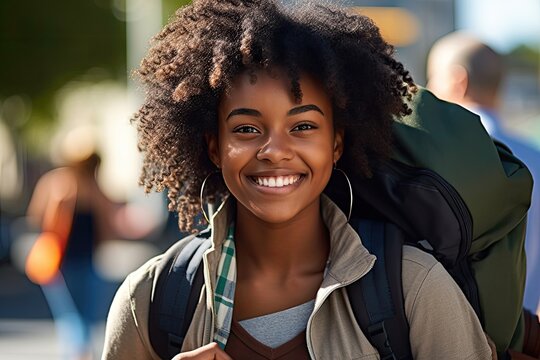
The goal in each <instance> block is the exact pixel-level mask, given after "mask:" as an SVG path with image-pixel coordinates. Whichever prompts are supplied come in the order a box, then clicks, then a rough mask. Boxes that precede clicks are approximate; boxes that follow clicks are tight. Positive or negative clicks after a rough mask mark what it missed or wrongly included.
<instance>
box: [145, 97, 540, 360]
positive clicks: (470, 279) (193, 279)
mask: <svg viewBox="0 0 540 360" xmlns="http://www.w3.org/2000/svg"><path fill="white" fill-rule="evenodd" d="M410 106H411V108H412V109H413V113H412V114H411V115H410V116H406V117H403V118H399V119H396V120H395V122H394V132H395V151H394V153H393V155H392V158H391V159H390V160H388V161H385V162H380V163H378V164H376V165H375V166H374V168H373V177H371V178H369V179H364V180H361V181H358V182H355V183H354V184H353V192H354V199H355V201H354V204H355V205H356V206H355V207H354V208H353V216H352V220H351V222H350V223H351V225H352V226H353V228H354V229H355V230H356V231H357V232H358V233H359V235H360V237H361V239H362V242H363V244H364V245H365V246H366V247H367V248H368V250H369V251H370V252H371V253H373V254H375V255H376V256H377V259H378V260H377V261H376V264H375V267H374V268H373V269H372V271H370V272H369V273H368V274H366V276H365V277H363V278H362V279H360V280H359V281H357V282H356V283H354V284H351V285H349V286H348V287H347V293H348V296H349V301H350V303H351V307H352V309H353V313H354V315H355V318H356V320H357V322H358V324H359V326H360V327H361V329H362V331H363V332H364V334H366V336H367V337H368V339H369V340H370V342H371V343H372V345H373V346H374V347H375V348H377V350H378V351H379V354H380V356H381V359H412V356H411V351H410V344H409V339H408V330H409V329H408V323H407V319H406V318H405V313H404V306H403V295H402V290H401V287H402V283H401V254H402V246H403V244H411V245H414V246H417V247H419V248H421V249H423V250H424V251H427V252H429V253H431V254H432V255H433V256H434V257H435V258H436V259H437V260H438V261H439V262H441V264H442V265H443V266H444V267H445V268H446V269H447V271H448V272H449V273H450V274H451V275H452V277H453V278H454V280H455V281H456V283H457V284H458V285H459V286H460V288H461V289H462V290H463V293H464V294H465V296H466V297H467V299H468V300H469V302H470V303H471V305H472V307H473V309H474V310H475V312H476V314H477V315H478V317H479V319H480V322H481V323H482V327H483V329H484V330H485V331H486V333H487V334H488V335H489V336H490V338H491V339H492V340H493V341H494V343H495V345H496V347H497V351H498V352H499V353H500V354H501V355H503V354H504V353H505V352H506V351H507V350H508V349H514V350H517V351H521V349H522V346H523V338H524V320H523V311H522V299H523V289H524V282H525V254H524V250H523V248H524V235H525V218H526V214H527V209H528V207H529V204H530V197H531V190H532V178H531V175H530V173H529V171H528V169H527V168H526V167H525V165H524V164H523V163H522V162H521V161H519V160H518V159H517V158H515V157H514V156H513V155H512V153H511V151H510V150H509V149H508V148H507V147H505V146H504V145H503V144H501V143H497V142H494V141H493V140H492V139H491V138H490V137H489V135H488V134H487V133H486V131H485V130H484V128H483V126H482V124H481V122H480V119H479V118H478V116H476V115H474V114H472V113H471V112H469V111H467V110H465V109H464V108H462V107H460V106H458V105H455V104H450V103H446V102H444V101H441V100H439V99H437V98H436V97H434V96H433V95H432V94H431V93H429V92H428V91H427V90H425V89H421V88H420V89H419V91H418V93H417V94H416V95H415V97H414V99H413V101H412V102H411V104H410ZM325 191H326V192H327V193H328V195H329V196H330V197H331V198H332V199H333V200H334V201H335V202H336V203H337V204H338V205H340V206H341V207H342V208H346V206H347V205H348V201H349V199H348V197H349V195H348V191H347V192H345V191H343V187H341V188H340V187H339V186H337V184H330V186H328V187H327V190H325ZM357 204H360V206H358V205H357ZM209 247H210V240H209V231H206V232H203V233H201V234H199V235H197V236H196V237H190V238H188V239H186V240H183V241H181V242H179V243H178V244H177V245H175V246H173V247H172V248H171V249H170V250H168V251H167V252H166V253H165V256H164V258H163V260H162V262H161V264H160V266H161V268H160V269H158V278H157V283H156V288H155V291H154V296H153V297H152V300H151V304H150V315H149V316H150V319H149V333H150V340H151V343H152V346H153V348H154V349H155V350H156V352H157V353H158V354H159V355H160V356H161V357H163V358H171V357H172V356H174V355H176V354H177V353H179V352H180V348H181V346H182V342H183V337H184V336H185V334H186V332H187V329H188V327H189V324H190V323H191V319H192V316H193V312H194V310H195V306H196V304H197V302H198V299H199V296H200V291H201V288H202V286H203V281H202V278H203V276H202V270H201V269H202V266H199V265H200V263H201V259H202V254H203V253H204V251H206V250H207V249H208V248H209ZM396 259H397V261H396ZM186 294H189V296H186Z"/></svg>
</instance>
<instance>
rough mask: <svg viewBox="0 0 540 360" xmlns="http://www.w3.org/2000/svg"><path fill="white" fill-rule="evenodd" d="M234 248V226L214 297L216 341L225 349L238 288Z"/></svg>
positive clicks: (231, 229) (220, 268) (224, 249)
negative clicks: (235, 291) (235, 292)
mask: <svg viewBox="0 0 540 360" xmlns="http://www.w3.org/2000/svg"><path fill="white" fill-rule="evenodd" d="M235 253H236V251H235V247H234V224H231V225H230V226H229V229H228V233H227V238H226V239H225V241H224V242H223V249H222V250H221V258H220V260H219V267H218V273H217V285H216V292H215V295H214V311H215V314H216V326H215V328H214V341H215V342H217V343H218V344H219V346H220V347H221V348H222V349H225V345H226V344H227V339H228V338H229V334H230V331H231V322H232V314H233V306H234V289H235V286H236V256H235Z"/></svg>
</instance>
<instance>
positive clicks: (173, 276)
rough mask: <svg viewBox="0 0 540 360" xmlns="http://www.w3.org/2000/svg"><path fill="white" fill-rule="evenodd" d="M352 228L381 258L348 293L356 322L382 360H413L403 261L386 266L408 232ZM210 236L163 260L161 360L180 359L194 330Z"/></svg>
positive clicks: (153, 310)
mask: <svg viewBox="0 0 540 360" xmlns="http://www.w3.org/2000/svg"><path fill="white" fill-rule="evenodd" d="M351 224H353V226H354V228H355V229H356V230H357V231H358V232H359V233H360V235H361V237H362V242H363V244H364V246H366V248H367V249H368V250H369V251H370V252H371V253H372V254H374V255H376V256H377V258H378V260H377V261H376V262H375V265H374V268H373V269H372V270H371V271H370V272H369V273H367V274H366V275H365V276H364V277H363V278H362V279H360V280H359V281H357V282H355V283H353V284H351V285H349V286H348V287H347V293H348V296H349V300H350V302H351V307H352V309H353V312H354V315H355V318H356V320H357V322H358V324H359V325H360V327H361V328H362V331H363V332H364V333H365V334H366V336H367V337H368V339H369V340H370V342H371V343H372V344H373V346H374V347H375V348H377V350H378V351H379V354H380V355H381V359H412V356H411V350H410V344H409V337H408V332H409V327H408V323H407V320H406V318H405V309H404V305H403V303H404V301H403V293H402V291H401V261H386V259H401V256H402V249H403V244H404V242H405V238H404V232H403V231H401V230H400V229H399V228H397V227H396V226H394V225H392V224H391V223H385V222H382V221H376V220H367V219H361V220H357V219H353V220H351ZM209 235H210V231H209V230H207V231H205V232H202V233H200V234H198V235H197V236H196V237H192V238H189V239H187V240H184V241H182V242H181V243H180V244H179V245H177V246H175V247H173V248H171V249H170V250H169V251H167V252H166V253H165V255H164V256H163V258H162V259H161V262H160V266H159V268H158V270H157V273H158V277H157V283H156V288H155V291H154V296H153V297H152V299H151V302H150V311H149V334H150V342H151V344H152V347H153V348H154V350H155V351H156V353H157V354H158V355H159V356H160V357H161V358H163V359H170V358H172V357H174V356H175V355H176V354H178V353H180V350H181V347H182V343H183V341H184V337H185V335H186V332H187V330H188V328H189V325H190V324H191V320H192V318H193V313H194V311H195V307H196V306H197V303H198V301H199V297H200V293H201V289H202V286H203V284H204V276H203V272H202V268H203V266H202V257H203V253H204V252H205V251H206V250H207V249H209V248H210V246H211V240H210V237H209ZM366 289H367V291H366ZM373 290H374V291H373ZM388 294H390V296H388Z"/></svg>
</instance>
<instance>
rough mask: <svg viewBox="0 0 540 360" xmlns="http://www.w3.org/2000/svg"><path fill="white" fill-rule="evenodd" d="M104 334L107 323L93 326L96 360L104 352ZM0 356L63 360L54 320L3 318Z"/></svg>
mask: <svg viewBox="0 0 540 360" xmlns="http://www.w3.org/2000/svg"><path fill="white" fill-rule="evenodd" d="M104 334H105V327H104V325H100V326H97V327H96V328H94V329H93V334H92V337H93V343H94V358H95V359H99V357H100V355H101V351H102V347H103V336H104ZM0 358H1V359H2V360H31V359H32V360H33V359H40V360H61V359H62V352H61V349H60V348H59V345H58V342H57V338H56V333H55V328H54V324H53V322H52V320H11V319H10V320H0Z"/></svg>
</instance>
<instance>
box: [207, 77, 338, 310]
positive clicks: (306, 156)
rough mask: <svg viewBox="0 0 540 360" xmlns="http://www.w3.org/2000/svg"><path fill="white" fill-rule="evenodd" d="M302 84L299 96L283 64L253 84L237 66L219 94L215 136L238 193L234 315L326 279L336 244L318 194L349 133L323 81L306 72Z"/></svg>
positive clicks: (293, 299) (215, 150) (295, 297)
mask: <svg viewBox="0 0 540 360" xmlns="http://www.w3.org/2000/svg"><path fill="white" fill-rule="evenodd" d="M300 85H301V88H302V92H303V98H302V102H301V103H300V104H298V103H296V102H295V101H294V98H293V96H292V94H291V92H290V82H289V80H288V78H287V77H286V76H285V75H283V74H282V73H281V74H280V73H279V72H278V77H277V78H272V77H270V76H268V75H267V74H266V73H265V72H258V73H257V81H256V82H255V83H254V84H252V83H250V82H249V76H248V75H247V74H243V75H241V76H239V77H238V79H237V81H236V82H235V83H234V84H233V88H232V89H231V91H230V92H229V93H228V95H225V96H223V98H222V100H221V102H220V106H219V133H218V137H215V136H209V137H208V148H209V155H210V158H211V159H212V161H213V162H214V164H216V166H218V167H220V168H221V169H222V173H223V178H224V180H225V183H226V184H227V187H228V188H229V191H230V192H231V194H232V195H233V196H234V197H235V198H236V200H237V214H236V223H235V224H236V233H235V242H236V250H237V269H238V271H237V283H236V292H235V299H234V300H235V305H234V317H235V319H236V320H244V319H249V318H253V317H257V316H261V315H265V314H270V313H274V312H277V311H281V310H284V309H287V308H291V307H293V306H296V305H300V304H302V303H305V302H307V301H309V300H312V299H314V298H315V296H316V294H317V291H318V289H319V287H320V285H321V282H322V280H323V273H324V269H325V266H326V262H327V260H328V253H329V248H330V245H329V234H328V230H327V228H326V226H325V224H324V222H323V219H322V216H321V212H320V195H321V193H322V191H323V190H324V188H325V186H326V184H327V183H328V180H329V178H330V176H331V173H332V167H333V164H334V163H335V162H336V161H337V160H338V159H339V157H340V156H341V154H342V151H343V141H342V139H343V133H342V132H340V131H334V126H333V117H332V102H331V100H330V98H329V96H328V95H327V94H326V93H325V91H324V90H323V87H322V86H321V85H320V84H319V83H318V82H317V81H316V80H315V79H313V78H312V77H310V76H308V75H306V74H303V75H302V76H301V78H300ZM262 94H263V95H262ZM279 178H281V179H279ZM272 179H273V180H272ZM263 180H268V184H263ZM274 180H275V181H274ZM272 181H274V182H275V184H273V183H272ZM288 182H290V184H287V183H288Z"/></svg>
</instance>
